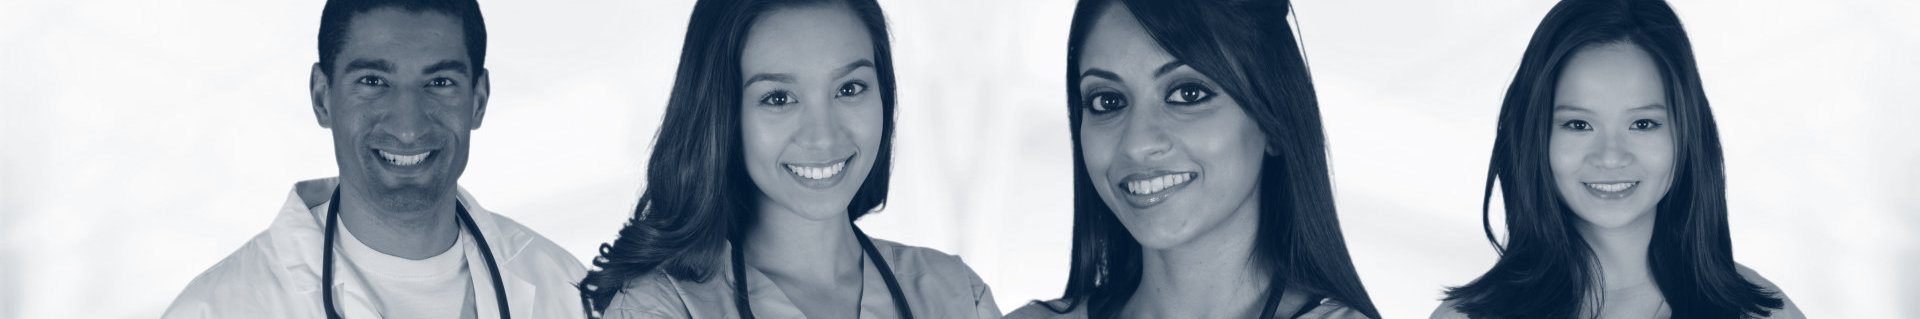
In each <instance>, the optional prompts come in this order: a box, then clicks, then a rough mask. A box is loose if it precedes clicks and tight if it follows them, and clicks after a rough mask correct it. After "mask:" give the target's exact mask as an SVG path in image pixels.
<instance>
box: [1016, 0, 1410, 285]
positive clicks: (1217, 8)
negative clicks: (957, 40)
mask: <svg viewBox="0 0 1920 319" xmlns="http://www.w3.org/2000/svg"><path fill="white" fill-rule="evenodd" d="M1287 12H1288V3H1287V1H1243V0H1198V1H1155V0H1087V1H1081V2H1080V3H1079V5H1078V7H1077V8H1075V10H1074V15H1073V22H1072V26H1071V31H1070V32H1071V33H1070V34H1069V35H1068V40H1067V41H1068V42H1067V101H1068V105H1067V111H1068V114H1069V115H1068V116H1069V119H1070V120H1069V123H1070V124H1071V126H1072V131H1071V132H1072V136H1073V146H1074V149H1073V153H1074V158H1075V160H1074V170H1073V179H1074V225H1073V256H1072V269H1071V274H1070V275H1069V277H1068V279H1067V289H1066V293H1065V295H1064V296H1063V297H1062V298H1061V299H1058V300H1053V301H1048V302H1036V303H1034V304H1030V305H1028V306H1026V307H1023V308H1021V309H1020V310H1017V311H1015V312H1014V313H1012V314H1010V315H1008V317H1010V318H1117V317H1125V318H1249V317H1255V316H1258V318H1359V317H1375V318H1377V317H1379V315H1378V313H1377V312H1376V311H1375V310H1374V307H1373V303H1372V301H1371V300H1369V299H1368V298H1367V293H1366V289H1365V288H1363V287H1362V286H1361V284H1360V278H1359V276H1358V275H1356V274H1355V273H1354V270H1353V264H1352V261H1351V260H1350V259H1349V258H1348V256H1347V249H1346V244H1345V243H1344V241H1343V240H1342V238H1341V234H1340V225H1339V220H1338V218H1337V217H1336V216H1335V214H1334V205H1333V192H1332V187H1331V183H1330V181H1329V179H1328V172H1327V153H1326V137H1325V135H1324V133H1323V132H1322V130H1321V125H1320V113H1319V107H1318V105H1317V103H1316V101H1315V97H1314V90H1313V83H1312V79H1311V78H1310V76H1309V75H1308V72H1307V67H1306V63H1305V60H1304V58H1303V56H1302V54H1301V52H1300V50H1299V47H1297V46H1296V44H1295V42H1294V37H1293V34H1292V28H1291V27H1289V26H1288V25H1287V19H1286V15H1287Z"/></svg>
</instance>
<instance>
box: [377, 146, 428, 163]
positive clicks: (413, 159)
mask: <svg viewBox="0 0 1920 319" xmlns="http://www.w3.org/2000/svg"><path fill="white" fill-rule="evenodd" d="M427 155H433V151H427V152H421V153H420V154H413V155H400V154H394V153H391V152H387V151H384V150H382V151H380V157H382V158H386V159H387V163H388V164H393V165H398V166H413V165H416V164H420V162H423V161H426V160H427Z"/></svg>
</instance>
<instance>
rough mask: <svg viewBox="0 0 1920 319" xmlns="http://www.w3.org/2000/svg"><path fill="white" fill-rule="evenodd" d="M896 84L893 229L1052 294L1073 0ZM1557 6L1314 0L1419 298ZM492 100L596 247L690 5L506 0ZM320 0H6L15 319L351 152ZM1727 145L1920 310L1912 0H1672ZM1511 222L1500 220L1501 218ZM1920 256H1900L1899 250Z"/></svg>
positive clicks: (1335, 108) (1390, 248)
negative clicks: (320, 115) (341, 138)
mask: <svg viewBox="0 0 1920 319" xmlns="http://www.w3.org/2000/svg"><path fill="white" fill-rule="evenodd" d="M882 2H883V5H884V6H885V8H886V10H887V14H888V18H889V20H890V22H891V27H892V30H893V38H894V40H895V42H894V56H895V58H896V60H897V62H896V63H897V64H896V67H897V71H896V72H897V73H898V75H899V79H900V80H899V83H900V85H901V88H900V91H899V94H900V97H901V103H900V109H899V110H900V111H899V120H900V124H899V128H900V129H899V131H898V132H899V133H898V134H899V135H898V139H897V142H896V143H897V144H896V146H895V147H896V149H897V150H898V151H897V153H896V154H895V163H896V164H895V165H896V166H895V174H894V177H893V178H894V180H893V190H892V194H893V195H892V197H891V201H890V203H889V205H888V209H887V210H886V211H885V212H883V213H881V214H878V215H872V216H870V217H868V218H866V219H864V220H862V221H861V224H862V225H863V228H865V229H867V230H868V231H869V232H871V233H873V234H874V236H875V237H881V238H887V239H892V240H896V241H900V242H904V243H907V244H913V245H921V246H928V247H933V248H937V249H940V250H942V251H946V252H949V253H954V254H958V255H960V256H962V257H964V258H965V260H966V261H967V262H968V264H970V265H971V266H972V267H973V269H974V270H976V271H978V272H979V273H980V275H981V276H982V277H984V279H985V280H986V282H987V283H988V284H990V285H992V287H993V289H994V294H995V296H996V297H997V301H998V302H999V305H1000V307H1001V309H1002V310H1003V311H1011V310H1013V309H1014V308H1017V307H1020V306H1021V305H1022V304H1023V303H1024V302H1025V301H1028V300H1032V299H1051V298H1057V297H1059V294H1060V292H1061V291H1062V288H1063V287H1064V283H1065V278H1066V266H1067V249H1068V248H1067V247H1068V243H1067V240H1068V230H1069V225H1070V221H1071V217H1070V216H1071V213H1070V212H1071V207H1070V204H1069V203H1068V200H1069V197H1070V196H1071V195H1070V191H1071V189H1070V183H1069V180H1070V175H1069V174H1068V173H1069V172H1068V171H1069V170H1070V168H1071V165H1070V162H1069V160H1070V158H1069V157H1070V153H1069V150H1068V149H1067V148H1068V141H1067V123H1066V117H1065V115H1066V114H1065V106H1064V105H1063V103H1064V102H1063V95H1064V93H1062V92H1063V89H1064V88H1065V86H1064V85H1065V84H1064V83H1063V79H1064V74H1063V72H1064V70H1063V68H1064V63H1065V62H1064V50H1065V40H1066V28H1067V23H1068V21H1067V20H1068V18H1069V17H1070V13H1071V11H1072V6H1073V3H1072V2H1071V1H1060V0H1054V1H1022V0H995V1H985V0H968V1H936V0H913V1H882ZM1552 4H1553V3H1552V2H1551V1H1525V2H1522V1H1466V0H1450V1H1412V0H1401V1H1330V0H1302V1H1298V3H1296V9H1297V12H1298V14H1299V17H1300V20H1301V23H1302V25H1303V27H1302V28H1303V31H1304V39H1305V40H1304V41H1305V45H1306V48H1307V52H1308V55H1309V59H1310V60H1311V65H1312V68H1313V74H1314V76H1315V80H1316V86H1317V87H1318V88H1319V93H1320V102H1321V108H1322V110H1323V112H1324V113H1325V114H1324V120H1325V121H1326V127H1327V130H1328V135H1329V138H1330V139H1331V145H1332V156H1333V166H1334V167H1333V173H1334V183H1335V184H1336V185H1335V187H1336V192H1337V197H1338V201H1339V208H1340V214H1341V217H1342V222H1343V226H1344V229H1345V230H1346V239H1347V242H1348V244H1349V246H1350V247H1351V250H1352V255H1353V258H1354V261H1355V264H1356V267H1358V269H1359V273H1360V274H1361V279H1362V280H1363V281H1365V283H1366V285H1367V288H1368V290H1369V291H1370V292H1371V293H1372V298H1373V300H1374V302H1375V303H1376V305H1378V306H1379V307H1380V309H1381V312H1382V314H1384V315H1386V316H1387V317H1391V318H1419V317H1423V316H1426V315H1427V313H1428V312H1429V311H1430V310H1431V309H1432V308H1433V307H1434V306H1435V305H1437V304H1438V301H1437V299H1438V298H1439V297H1440V296H1441V294H1440V293H1441V291H1442V289H1443V287H1445V286H1450V285H1459V284H1463V283H1465V282H1466V281H1468V280H1470V279H1472V278H1473V277H1475V276H1477V275H1479V274H1480V272H1481V271H1483V270H1485V269H1486V267H1488V266H1489V265H1491V263H1492V261H1493V259H1494V254H1493V250H1492V249H1491V248H1490V247H1489V246H1488V245H1487V243H1486V242H1485V239H1484V237H1483V235H1482V234H1481V230H1480V224H1479V218H1480V216H1479V205H1480V200H1481V199H1480V194H1481V189H1480V187H1481V185H1482V182H1483V181H1484V178H1485V177H1484V176H1485V173H1486V163H1487V159H1488V156H1489V150H1490V146H1491V144H1492V138H1493V128H1494V118H1495V114H1496V113H1497V112H1498V108H1499V102H1500V97H1501V94H1502V92H1503V90H1504V89H1505V87H1506V85H1507V81H1508V80H1509V79H1510V78H1511V77H1512V76H1513V71H1514V69H1515V68H1516V66H1517V65H1518V63H1519V60H1520V53H1521V51H1522V49H1523V48H1524V47H1525V45H1526V41H1527V39H1528V36H1529V35H1530V34H1531V33H1532V29H1533V27H1534V26H1536V25H1537V24H1538V22H1539V20H1540V18H1541V17H1543V16H1544V15H1545V13H1546V11H1547V8H1549V7H1551V6H1552ZM483 6H484V8H485V12H486V18H487V24H488V25H487V26H488V31H489V34H490V36H491V37H490V41H491V45H490V47H489V54H488V59H487V60H488V62H490V63H488V65H487V67H489V68H490V69H491V70H492V72H493V89H494V95H493V99H492V103H490V105H489V106H490V108H489V113H490V114H488V116H487V122H486V123H485V126H484V127H483V128H482V129H481V130H479V131H477V132H475V133H474V135H473V136H474V143H473V150H474V153H473V154H472V162H471V164H470V166H469V167H468V168H467V172H466V175H465V178H464V179H463V180H462V184H463V185H464V186H465V187H467V189H469V190H471V191H472V192H473V193H474V194H475V195H476V196H477V197H478V198H479V199H480V201H481V202H482V203H484V205H485V206H486V207H487V208H490V209H492V210H495V211H498V212H501V213H504V214H506V215H508V216H511V217H513V218H515V219H517V220H519V221H520V222H521V223H524V224H526V225H527V226H529V227H532V228H533V229H536V230H539V231H541V232H542V233H544V234H545V235H546V236H547V237H549V238H551V239H553V240H554V241H556V242H558V243H560V245H561V246H563V247H566V248H567V249H568V250H570V251H571V252H572V253H573V254H574V255H575V256H576V257H579V258H581V259H582V261H583V262H584V261H585V260H586V259H588V258H591V257H592V256H593V252H594V251H595V247H596V246H597V245H598V244H599V243H601V242H604V241H607V240H611V239H612V238H613V235H614V231H615V230H616V229H618V228H619V226H620V225H619V223H620V222H621V221H622V220H623V219H624V218H625V217H626V216H627V214H629V212H630V211H631V209H632V205H633V204H634V202H635V201H636V199H637V197H638V196H637V194H638V192H639V190H640V188H641V185H640V180H641V176H642V175H643V173H644V172H643V171H642V167H644V161H645V160H646V158H645V157H646V154H647V151H648V145H649V143H651V140H652V138H653V135H654V130H655V128H656V127H657V125H658V122H659V121H660V116H661V112H662V109H663V108H662V105H664V104H665V102H666V100H667V97H666V94H667V91H668V89H669V86H670V81H671V79H672V76H673V72H674V63H675V61H676V60H677V57H678V56H679V44H680V42H681V39H682V37H683V36H684V29H685V26H686V22H687V21H686V20H687V17H688V15H689V13H690V12H691V2H690V1H668V2H659V1H511V2H508V1H486V2H485V3H483ZM320 7H321V3H320V2H319V1H306V2H303V3H285V2H281V1H241V0H227V1H206V0H183V1H132V0H119V1H88V0H74V1H46V0H34V1H26V2H22V1H18V0H8V1H4V2H0V103H4V104H0V156H4V157H0V161H3V162H0V164H4V165H0V240H4V242H3V244H0V249H4V250H0V317H8V318H15V317H18V318H73V317H89V318H97V317H108V318H142V317H153V316H156V315H157V314H158V313H159V312H161V311H162V310H164V308H165V307H166V306H167V305H168V303H169V302H170V301H171V300H172V298H173V297H174V295H176V294H178V293H179V291H180V289H181V288H183V287H184V286H185V285H186V283H187V281H188V280H190V279H192V278H193V276H195V275H196V274H198V273H199V272H200V271H201V270H203V269H205V268H206V267H208V266H211V265H212V264H213V263H214V262H216V261H218V260H219V259H220V258H222V257H223V256H225V255H227V254H228V253H229V252H232V251H233V250H234V249H236V248H238V247H239V246H240V245H241V243H243V242H245V241H246V240H247V239H248V238H250V237H252V236H253V235H254V234H256V233H258V232H259V231H261V230H263V229H265V228H266V226H267V225H268V223H269V222H270V221H271V220H272V218H273V215H274V212H275V210H277V209H278V208H279V205H280V203H281V202H282V201H283V200H285V196H286V194H287V192H288V190H289V189H290V187H291V186H292V185H293V183H294V182H295V181H299V180H303V179H309V178H317V177H325V176H331V175H334V174H335V172H336V170H337V168H336V167H335V166H334V163H333V160H332V147H331V142H330V139H329V138H328V133H327V131H326V130H324V129H322V128H320V127H319V126H318V125H317V124H315V120H314V117H313V114H312V112H311V111H310V108H309V104H308V102H307V101H308V99H307V97H306V92H307V87H306V85H307V76H308V70H309V66H310V65H311V63H313V62H314V60H315V59H316V55H317V54H316V53H315V50H316V48H315V47H314V46H315V36H316V30H317V29H318V25H319V15H320ZM1675 7H1677V10H1678V11H1679V13H1680V15H1681V18H1682V20H1683V21H1684V22H1685V23H1686V27H1687V30H1688V32H1689V33H1690V34H1691V35H1692V38H1693V40H1694V45H1695V47H1694V49H1695V51H1696V52H1697V53H1698V59H1699V64H1700V68H1701V73H1702V77H1703V78H1704V79H1705V81H1706V89H1707V94H1708V97H1709V98H1710V99H1711V100H1712V102H1713V106H1714V107H1715V108H1714V111H1715V113H1716V115H1717V119H1718V121H1719V123H1720V125H1721V132H1720V133H1721V136H1722V138H1723V139H1724V143H1725V145H1724V147H1725V150H1726V158H1727V170H1728V175H1729V176H1730V177H1729V179H1730V182H1729V185H1728V191H1729V198H1728V200H1729V201H1730V204H1731V206H1732V207H1731V219H1732V228H1733V238H1734V242H1735V258H1736V259H1737V260H1738V261H1739V262H1741V263H1743V264H1745V265H1747V266H1749V267H1752V268H1754V269H1756V270H1759V271H1760V272H1761V273H1762V274H1764V275H1766V276H1767V277H1768V278H1769V279H1771V280H1772V281H1773V282H1774V283H1777V284H1779V286H1780V287H1782V288H1784V289H1785V290H1786V291H1787V292H1788V293H1789V294H1790V295H1791V296H1792V297H1793V299H1794V301H1795V302H1797V303H1798V304H1799V305H1800V307H1801V308H1802V309H1804V310H1805V311H1806V312H1807V314H1809V315H1811V316H1814V317H1821V318H1867V317H1871V318H1889V317H1916V316H1920V306H1917V305H1920V303H1916V302H1914V301H1915V300H1920V272H1915V271H1914V269H1916V266H1920V245H1916V243H1917V242H1920V236H1915V235H1912V234H1910V233H1911V232H1913V231H1915V230H1920V215H1916V214H1915V213H1920V200H1917V199H1916V198H1917V197H1920V196H1916V194H1920V193H1917V192H1920V187H1916V186H1920V182H1916V181H1915V180H1920V142H1915V141H1914V139H1915V138H1916V137H1920V128H1916V127H1920V126H1916V125H1915V124H1916V118H1920V109H1916V107H1920V103H1915V101H1914V99H1913V97H1912V94H1913V93H1914V92H1917V91H1920V80H1916V76H1915V75H1916V74H1920V63H1916V62H1915V57H1916V56H1920V54H1917V53H1920V44H1917V43H1920V22H1916V21H1920V20H1915V19H1914V17H1916V16H1920V3H1916V2H1912V1H1877V0H1855V1H1713V2H1702V1H1680V2H1679V3H1676V4H1675ZM1496 219H1498V216H1496ZM1901 269H1906V270H1901Z"/></svg>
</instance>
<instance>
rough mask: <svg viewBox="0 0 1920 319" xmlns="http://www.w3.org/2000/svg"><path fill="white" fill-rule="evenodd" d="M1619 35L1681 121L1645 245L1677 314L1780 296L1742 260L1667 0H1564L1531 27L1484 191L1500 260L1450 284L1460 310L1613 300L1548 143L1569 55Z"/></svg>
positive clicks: (1746, 308)
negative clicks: (1557, 177) (1649, 64)
mask: <svg viewBox="0 0 1920 319" xmlns="http://www.w3.org/2000/svg"><path fill="white" fill-rule="evenodd" d="M1623 43H1624V44H1632V45H1634V46H1637V47H1639V48H1640V49H1642V50H1645V51H1646V52H1647V54H1648V55H1650V56H1652V58H1653V61H1654V64H1655V67H1656V68H1658V69H1659V72H1660V77H1661V81H1662V82H1663V83H1664V85H1665V86H1666V94H1667V101H1666V102H1667V106H1668V110H1669V111H1668V112H1670V113H1669V114H1670V115H1671V118H1672V122H1673V124H1672V125H1671V126H1670V127H1672V128H1673V134H1674V136H1673V138H1674V145H1675V149H1674V153H1675V154H1674V155H1675V157H1674V168H1673V184H1672V185H1673V186H1672V188H1671V189H1669V190H1668V191H1667V194H1665V197H1662V198H1661V199H1660V202H1659V204H1657V207H1656V208H1655V218H1654V226H1653V238H1652V242H1651V244H1650V245H1648V246H1649V247H1648V249H1647V263H1648V267H1649V268H1651V269H1652V272H1653V280H1654V283H1655V284H1657V285H1658V286H1659V288H1660V293H1661V294H1663V295H1665V296H1666V299H1667V304H1668V306H1669V307H1671V309H1672V314H1673V317H1674V318H1737V317H1741V316H1743V315H1744V314H1755V315H1759V316H1766V315H1768V314H1769V313H1770V311H1769V310H1768V309H1778V308H1780V307H1781V300H1780V299H1779V298H1775V297H1771V296H1770V295H1771V293H1770V292H1768V291H1764V290H1763V289H1762V288H1760V287H1759V286H1757V285H1754V284H1753V283H1752V282H1749V281H1747V280H1746V279H1743V278H1742V277H1741V276H1740V274H1739V273H1738V270H1736V268H1735V267H1736V266H1735V264H1734V262H1733V245H1732V240H1731V239H1730V238H1729V237H1728V231H1727V203H1726V202H1727V200H1726V172H1725V169H1724V167H1723V161H1722V159H1721V153H1720V137H1719V133H1717V129H1716V128H1715V127H1714V122H1713V112H1712V111H1711V110H1710V109H1709V108H1708V107H1707V97H1706V92H1705V91H1704V89H1703V88H1702V87H1701V85H1700V74H1699V70H1698V69H1697V67H1696V66H1695V64H1694V59H1693V49H1692V44H1690V43H1689V42H1688V40H1687V33H1686V31H1685V30H1683V29H1682V28H1681V26H1680V18H1679V17H1678V16H1676V15H1675V14H1674V12H1673V9H1672V8H1671V7H1668V6H1667V4H1666V3H1665V2H1663V1H1659V0H1564V1H1561V2H1560V3H1559V4H1557V5H1554V7H1553V10H1552V11H1549V12H1547V17H1546V19H1545V20H1542V21H1541V22H1540V27H1539V28H1538V29H1536V30H1534V33H1533V39H1532V42H1530V43H1528V44H1527V50H1526V53H1525V54H1524V55H1522V57H1521V60H1520V70H1519V73H1518V74H1516V75H1514V77H1513V83H1512V85H1511V86H1509V87H1508V88H1507V95H1506V101H1505V102H1504V103H1501V106H1500V119H1499V127H1498V132H1497V133H1496V136H1495V139H1494V144H1493V159H1492V161H1491V163H1490V164H1489V165H1488V168H1487V182H1486V190H1485V195H1484V197H1482V202H1481V203H1482V204H1481V205H1482V206H1481V223H1482V227H1483V228H1484V229H1485V231H1486V233H1487V241H1489V242H1491V243H1492V244H1493V246H1494V249H1495V250H1497V251H1499V252H1500V260H1499V261H1498V262H1496V263H1495V264H1494V266H1493V269H1490V270H1487V273H1486V274H1484V275H1481V276H1480V278H1478V279H1475V280H1474V281H1473V282H1471V283H1468V284H1467V285H1465V286H1460V287H1456V288H1452V289H1450V290H1448V291H1447V298H1446V299H1447V300H1450V301H1458V304H1457V305H1456V306H1454V310H1457V311H1459V312H1461V313H1464V314H1467V315H1468V316H1471V317H1475V318H1570V317H1575V316H1578V315H1579V314H1580V313H1582V312H1583V311H1587V310H1590V309H1599V304H1600V303H1604V302H1605V300H1604V299H1603V298H1604V296H1603V294H1602V293H1601V292H1600V291H1598V287H1599V284H1598V283H1599V282H1601V279H1600V274H1599V273H1598V272H1597V271H1596V269H1597V268H1596V267H1597V266H1595V264H1596V261H1595V260H1594V258H1595V257H1594V255H1593V251H1592V248H1591V247H1589V246H1588V245H1587V243H1586V241H1585V240H1583V239H1582V238H1581V237H1580V234H1579V233H1578V230H1576V229H1575V228H1574V225H1575V224H1576V222H1577V221H1578V220H1579V217H1578V216H1576V215H1574V213H1573V211H1572V209H1570V208H1568V207H1567V205H1566V203H1564V202H1563V201H1562V200H1561V194H1559V192H1558V188H1556V187H1554V185H1555V184H1554V180H1553V173H1552V170H1551V169H1552V168H1551V167H1550V166H1549V164H1548V161H1547V146H1548V145H1547V144H1548V140H1549V136H1550V135H1551V134H1552V131H1551V130H1552V126H1553V125H1552V113H1553V98H1554V89H1555V87H1557V83H1558V82H1559V78H1560V73H1561V70H1562V67H1564V64H1565V63H1566V60H1567V59H1568V58H1569V57H1571V56H1572V55H1573V54H1574V53H1576V52H1579V51H1580V50H1582V49H1586V48H1591V47H1594V46H1599V45H1611V44H1623ZM1496 180H1498V181H1499V183H1500V190H1501V195H1502V198H1503V199H1504V200H1505V205H1506V206H1505V207H1506V223H1507V243H1506V245H1505V246H1504V247H1502V246H1501V245H1500V243H1499V241H1498V240H1496V239H1495V238H1494V234H1493V228H1492V226H1491V224H1490V220H1488V218H1489V212H1490V210H1491V204H1492V197H1493V185H1494V181H1496ZM1593 314H1594V315H1598V312H1597V311H1596V312H1594V313H1593Z"/></svg>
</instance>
